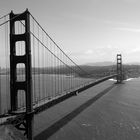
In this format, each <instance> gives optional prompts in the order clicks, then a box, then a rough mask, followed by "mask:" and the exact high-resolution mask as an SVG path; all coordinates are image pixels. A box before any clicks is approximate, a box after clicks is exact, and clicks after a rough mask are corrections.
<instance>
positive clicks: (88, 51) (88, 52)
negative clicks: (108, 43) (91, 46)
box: [85, 50, 93, 54]
mask: <svg viewBox="0 0 140 140" xmlns="http://www.w3.org/2000/svg"><path fill="white" fill-rule="evenodd" d="M85 54H93V50H87V51H86V52H85Z"/></svg>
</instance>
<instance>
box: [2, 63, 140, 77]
mask: <svg viewBox="0 0 140 140" xmlns="http://www.w3.org/2000/svg"><path fill="white" fill-rule="evenodd" d="M134 64H135V65H134ZM136 64H137V65H136ZM24 73H25V71H24V69H23V68H18V69H17V74H24ZM114 73H116V64H114V63H113V62H109V61H108V62H96V63H87V64H85V65H80V68H79V67H75V66H69V67H67V66H59V67H45V68H37V67H36V68H32V74H60V75H61V74H63V75H66V76H70V75H73V76H75V77H82V78H94V79H99V78H102V77H105V76H108V75H110V74H114ZM123 73H124V75H125V79H127V78H138V77H140V63H136V62H135V63H129V64H123ZM6 74H7V75H9V74H10V70H9V69H5V68H1V69H0V75H6Z"/></svg>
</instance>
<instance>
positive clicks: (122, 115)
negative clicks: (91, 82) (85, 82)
mask: <svg viewBox="0 0 140 140" xmlns="http://www.w3.org/2000/svg"><path fill="white" fill-rule="evenodd" d="M113 83H114V82H112V81H106V82H104V83H101V84H99V85H97V86H95V87H93V88H90V89H88V90H86V91H84V92H82V93H81V94H79V95H78V96H74V97H72V98H70V99H68V100H66V101H64V102H62V103H60V104H58V105H56V106H54V107H52V108H50V109H48V110H46V111H44V112H42V113H40V114H38V115H36V116H35V126H34V127H35V136H36V139H37V140H46V139H49V140H60V139H61V140H66V139H67V140H77V139H79V140H81V139H85V140H94V139H95V140H105V139H108V140H118V139H119V140H124V139H125V140H132V139H133V140H138V139H139V138H140V110H139V109H140V88H139V85H140V79H134V80H131V81H127V82H125V84H120V85H116V84H113ZM100 97H101V98H100ZM99 98H100V99H99Z"/></svg>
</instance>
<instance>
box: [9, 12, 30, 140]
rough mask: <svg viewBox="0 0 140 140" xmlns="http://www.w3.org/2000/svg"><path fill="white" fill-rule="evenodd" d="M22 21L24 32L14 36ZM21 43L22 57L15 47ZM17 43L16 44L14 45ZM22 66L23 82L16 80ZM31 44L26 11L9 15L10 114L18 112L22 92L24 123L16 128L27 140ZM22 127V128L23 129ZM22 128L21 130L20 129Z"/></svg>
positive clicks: (28, 135)
mask: <svg viewBox="0 0 140 140" xmlns="http://www.w3.org/2000/svg"><path fill="white" fill-rule="evenodd" d="M20 21H22V22H23V23H24V26H25V32H24V33H20V34H16V22H20ZM20 41H23V42H24V43H25V46H24V47H23V48H22V49H24V51H25V54H23V55H17V54H16V47H19V46H16V45H17V44H18V43H17V42H20ZM16 43H17V44H16ZM18 64H23V65H24V66H25V67H24V72H25V80H24V81H18V80H17V76H18V75H17V65H18ZM31 81H32V80H31V42H30V15H29V11H28V10H26V11H25V12H23V13H22V14H14V13H13V11H11V13H10V96H11V113H15V114H16V113H17V114H18V113H19V112H18V93H19V91H24V93H25V103H26V110H25V111H24V112H22V113H23V115H24V116H25V119H24V122H21V123H20V124H19V125H17V126H16V127H17V128H18V129H20V130H23V129H24V131H25V134H27V138H28V139H29V140H32V136H33V134H32V130H33V128H32V127H33V107H32V105H33V104H32V87H31V86H32V83H31ZM23 126H24V128H23ZM21 127H22V128H21Z"/></svg>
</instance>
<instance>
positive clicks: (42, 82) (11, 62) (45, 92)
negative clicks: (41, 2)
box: [0, 10, 124, 140]
mask: <svg viewBox="0 0 140 140" xmlns="http://www.w3.org/2000/svg"><path fill="white" fill-rule="evenodd" d="M114 57H116V56H114ZM0 58H1V60H0V124H1V125H6V124H12V125H13V126H15V127H16V128H18V129H19V130H21V131H23V133H24V135H26V136H27V138H28V139H29V140H32V139H34V138H35V139H42V138H43V135H44V134H43V135H42V134H41V135H40V134H39V133H41V132H39V131H38V129H37V127H36V126H38V125H39V123H40V121H39V120H40V119H39V114H40V113H42V112H45V113H46V114H49V115H50V117H51V114H52V117H55V116H56V117H57V114H55V113H54V112H55V111H56V112H57V107H56V106H54V105H56V104H58V103H59V104H63V103H64V101H66V99H68V98H69V99H68V100H69V101H68V102H69V103H68V104H69V105H70V107H68V108H67V107H66V108H67V110H70V109H71V108H73V105H72V104H71V103H72V102H74V101H70V100H72V99H73V98H70V97H73V96H75V95H78V94H79V93H81V94H82V92H83V91H85V92H86V91H88V90H89V88H91V87H93V86H95V85H98V84H99V83H102V82H104V81H106V83H107V84H108V80H109V79H111V78H115V79H116V81H117V83H118V84H121V83H122V81H123V78H124V74H123V66H122V56H121V54H117V57H116V62H115V64H114V65H113V66H112V68H111V69H108V71H107V72H106V73H102V72H100V71H99V72H98V73H97V71H96V73H95V75H94V74H91V73H88V72H87V71H86V70H85V69H83V68H82V67H80V66H79V65H78V64H76V63H75V62H74V61H73V60H72V59H71V58H70V57H69V56H68V55H67V54H66V53H65V52H64V51H63V50H62V49H61V48H60V47H59V46H58V45H57V43H56V42H55V41H54V40H53V39H52V38H51V37H50V35H49V34H48V33H47V32H46V31H45V30H44V29H43V27H42V26H41V25H40V23H39V22H38V21H37V20H36V19H35V17H34V16H33V15H32V14H31V13H30V12H29V11H28V10H26V11H25V12H23V13H21V14H14V13H13V11H11V13H8V14H7V15H4V16H3V17H1V18H0ZM109 83H110V82H109ZM111 84H113V82H111ZM98 86H99V87H98V90H100V89H102V88H101V87H100V85H98ZM113 87H114V84H113V86H111V87H110V88H107V89H106V90H105V91H104V92H101V93H100V94H97V95H95V96H94V98H93V99H91V100H90V99H89V97H90V96H89V97H88V99H89V102H88V103H87V104H86V103H85V104H84V103H83V105H80V107H78V109H77V110H76V111H75V112H74V113H75V114H77V112H79V113H80V112H81V111H83V108H86V107H85V106H89V105H91V103H92V102H93V101H95V100H97V99H98V98H100V97H101V96H102V95H104V94H105V93H106V92H108V91H109V90H110V89H112V88H113ZM87 95H88V93H87ZM78 96H79V97H78ZM78 96H76V97H77V99H78V98H79V99H80V98H81V97H80V95H78ZM85 99H86V98H85ZM73 100H74V99H73ZM62 101H63V102H62ZM82 101H83V99H82V100H81V101H79V102H81V103H82ZM65 105H66V104H65ZM65 105H64V106H65ZM66 106H67V105H66ZM53 107H56V110H55V109H54V108H53ZM51 108H53V109H52V110H51ZM63 109H64V108H63ZM63 109H62V110H61V111H62V112H63V111H64V110H66V109H64V110H63ZM45 110H46V111H45ZM54 110H55V111H54ZM53 111H54V112H53ZM54 115H55V116H54ZM74 116H75V115H74ZM92 117H93V118H94V116H92ZM37 118H38V120H37ZM58 118H59V116H58ZM66 118H70V120H71V119H72V118H73V116H72V115H71V114H69V115H66V116H65V117H63V118H61V121H59V122H58V123H54V124H53V125H52V126H51V127H49V128H48V131H46V132H45V133H46V135H47V136H46V138H49V136H51V135H52V134H54V132H56V131H57V130H58V129H60V128H61V127H62V126H64V124H67V121H66ZM43 121H46V122H43V123H45V124H47V123H49V122H47V121H48V120H47V119H44V120H43ZM37 122H38V124H37ZM60 122H63V123H60ZM36 124H37V125H36ZM61 124H62V125H61ZM42 125H43V124H42ZM34 131H36V137H34V134H33V132H34ZM42 131H43V130H42ZM44 138H45V136H44Z"/></svg>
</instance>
